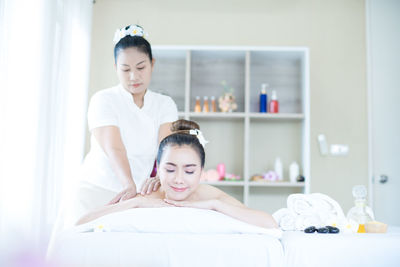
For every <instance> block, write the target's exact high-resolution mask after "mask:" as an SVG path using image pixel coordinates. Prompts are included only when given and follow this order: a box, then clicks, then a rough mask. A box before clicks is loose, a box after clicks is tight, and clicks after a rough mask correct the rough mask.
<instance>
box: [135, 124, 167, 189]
mask: <svg viewBox="0 0 400 267" xmlns="http://www.w3.org/2000/svg"><path fill="white" fill-rule="evenodd" d="M171 125H172V122H167V123H164V124H161V126H160V128H159V130H158V144H160V142H161V141H162V140H163V139H164V138H165V137H167V136H168V135H170V134H171V133H172V132H171ZM160 185H161V184H160V179H159V178H158V174H157V175H156V177H154V178H148V179H146V181H144V182H143V184H142V188H141V189H140V193H141V194H142V195H145V194H151V192H153V191H157V190H158V188H159V187H160Z"/></svg>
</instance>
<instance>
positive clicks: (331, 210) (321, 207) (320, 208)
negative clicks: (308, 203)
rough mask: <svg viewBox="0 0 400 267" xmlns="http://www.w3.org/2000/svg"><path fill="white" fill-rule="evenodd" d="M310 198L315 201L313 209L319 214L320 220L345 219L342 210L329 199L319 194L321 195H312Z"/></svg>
mask: <svg viewBox="0 0 400 267" xmlns="http://www.w3.org/2000/svg"><path fill="white" fill-rule="evenodd" d="M310 197H311V198H312V199H314V200H316V201H314V202H313V203H315V205H314V208H315V209H316V210H317V212H318V213H321V215H323V216H321V217H322V218H321V219H322V220H323V221H325V220H326V219H328V218H330V217H332V216H336V217H337V219H338V220H343V219H345V216H344V213H343V210H342V208H341V207H340V205H339V203H337V202H336V201H335V200H334V199H332V198H331V197H329V196H327V195H325V194H321V193H313V194H311V195H310Z"/></svg>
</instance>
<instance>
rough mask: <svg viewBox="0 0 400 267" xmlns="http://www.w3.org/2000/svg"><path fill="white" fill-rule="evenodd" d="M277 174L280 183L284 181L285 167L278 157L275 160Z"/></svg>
mask: <svg viewBox="0 0 400 267" xmlns="http://www.w3.org/2000/svg"><path fill="white" fill-rule="evenodd" d="M275 172H276V174H277V175H278V181H282V180H283V167H282V161H281V159H280V158H279V157H278V158H276V159H275Z"/></svg>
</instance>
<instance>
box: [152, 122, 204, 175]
mask: <svg viewBox="0 0 400 267" xmlns="http://www.w3.org/2000/svg"><path fill="white" fill-rule="evenodd" d="M195 129H198V130H200V126H199V125H198V124H197V123H196V122H194V121H188V120H177V121H175V122H173V123H172V126H171V131H172V132H173V134H171V135H168V136H167V137H165V138H164V139H163V140H162V141H161V143H160V146H159V147H158V154H157V163H158V164H160V161H161V157H162V155H163V153H164V150H165V148H166V147H168V146H174V145H176V146H183V145H188V146H190V147H192V148H193V149H194V150H195V151H196V152H197V154H198V155H199V157H200V161H201V167H202V168H203V167H204V162H205V158H206V154H205V152H204V148H203V146H202V144H200V142H199V139H198V138H197V136H196V135H193V134H190V133H189V131H190V130H195Z"/></svg>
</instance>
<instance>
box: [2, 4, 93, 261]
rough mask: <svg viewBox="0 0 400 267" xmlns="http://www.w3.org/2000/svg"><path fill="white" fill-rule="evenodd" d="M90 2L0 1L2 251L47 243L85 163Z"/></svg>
mask: <svg viewBox="0 0 400 267" xmlns="http://www.w3.org/2000/svg"><path fill="white" fill-rule="evenodd" d="M92 5H93V4H92V0H36V1H32V0H2V1H0V236H1V238H0V242H1V243H0V251H2V252H0V254H1V253H3V254H4V253H6V252H5V251H7V250H11V248H13V244H14V245H16V246H21V244H18V243H24V244H28V243H29V244H32V246H35V247H37V246H41V245H44V246H45V244H46V242H47V241H48V238H49V235H50V233H51V228H52V226H53V224H54V222H55V219H56V216H57V214H56V213H57V209H58V207H59V205H60V200H61V196H62V192H63V188H65V187H68V183H70V182H71V181H73V180H74V177H75V174H74V172H75V171H76V170H77V168H78V167H79V165H80V163H81V161H82V159H83V153H84V140H85V136H84V135H85V127H86V103H87V92H88V90H87V88H88V77H89V72H88V70H89V50H90V30H91V16H92ZM0 256H1V255H0ZM0 259H1V258H0ZM0 265H1V260H0Z"/></svg>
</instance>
